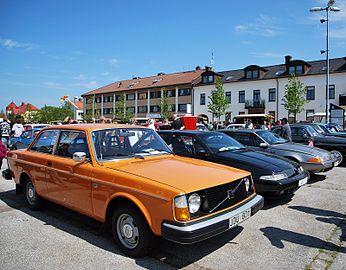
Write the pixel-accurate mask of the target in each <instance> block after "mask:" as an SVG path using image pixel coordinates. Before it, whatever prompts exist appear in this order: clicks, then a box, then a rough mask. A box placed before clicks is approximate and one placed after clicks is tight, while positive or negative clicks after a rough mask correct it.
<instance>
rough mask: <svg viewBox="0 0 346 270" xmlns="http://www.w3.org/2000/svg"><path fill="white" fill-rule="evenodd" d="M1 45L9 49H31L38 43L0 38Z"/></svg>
mask: <svg viewBox="0 0 346 270" xmlns="http://www.w3.org/2000/svg"><path fill="white" fill-rule="evenodd" d="M0 45H1V46H2V47H4V48H6V49H8V50H12V49H24V50H27V51H30V50H32V49H34V48H36V47H37V45H34V44H31V43H21V42H18V41H15V40H12V39H4V38H0Z"/></svg>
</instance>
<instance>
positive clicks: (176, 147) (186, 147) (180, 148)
mask: <svg viewBox="0 0 346 270" xmlns="http://www.w3.org/2000/svg"><path fill="white" fill-rule="evenodd" d="M171 145H172V150H173V152H174V153H176V154H178V155H192V154H193V138H192V137H190V136H184V135H182V136H179V135H173V136H172V140H171Z"/></svg>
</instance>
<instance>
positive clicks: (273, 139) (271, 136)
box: [256, 130, 288, 145]
mask: <svg viewBox="0 0 346 270" xmlns="http://www.w3.org/2000/svg"><path fill="white" fill-rule="evenodd" d="M256 133H257V134H258V135H259V136H260V137H261V138H262V139H263V140H265V141H266V142H267V143H268V144H270V145H273V144H281V143H287V142H288V141H287V140H286V139H284V138H282V137H280V136H279V135H277V134H275V133H273V132H270V131H268V130H261V131H257V132H256Z"/></svg>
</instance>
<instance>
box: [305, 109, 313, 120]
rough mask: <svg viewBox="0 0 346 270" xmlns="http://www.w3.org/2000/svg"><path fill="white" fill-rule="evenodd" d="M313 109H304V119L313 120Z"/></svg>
mask: <svg viewBox="0 0 346 270" xmlns="http://www.w3.org/2000/svg"><path fill="white" fill-rule="evenodd" d="M314 113H315V111H314V110H306V121H309V122H312V121H313V120H314Z"/></svg>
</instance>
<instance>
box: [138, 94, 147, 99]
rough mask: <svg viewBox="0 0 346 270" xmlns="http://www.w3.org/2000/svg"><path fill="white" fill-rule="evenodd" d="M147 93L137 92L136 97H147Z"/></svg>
mask: <svg viewBox="0 0 346 270" xmlns="http://www.w3.org/2000/svg"><path fill="white" fill-rule="evenodd" d="M147 98H148V93H138V99H147Z"/></svg>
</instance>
